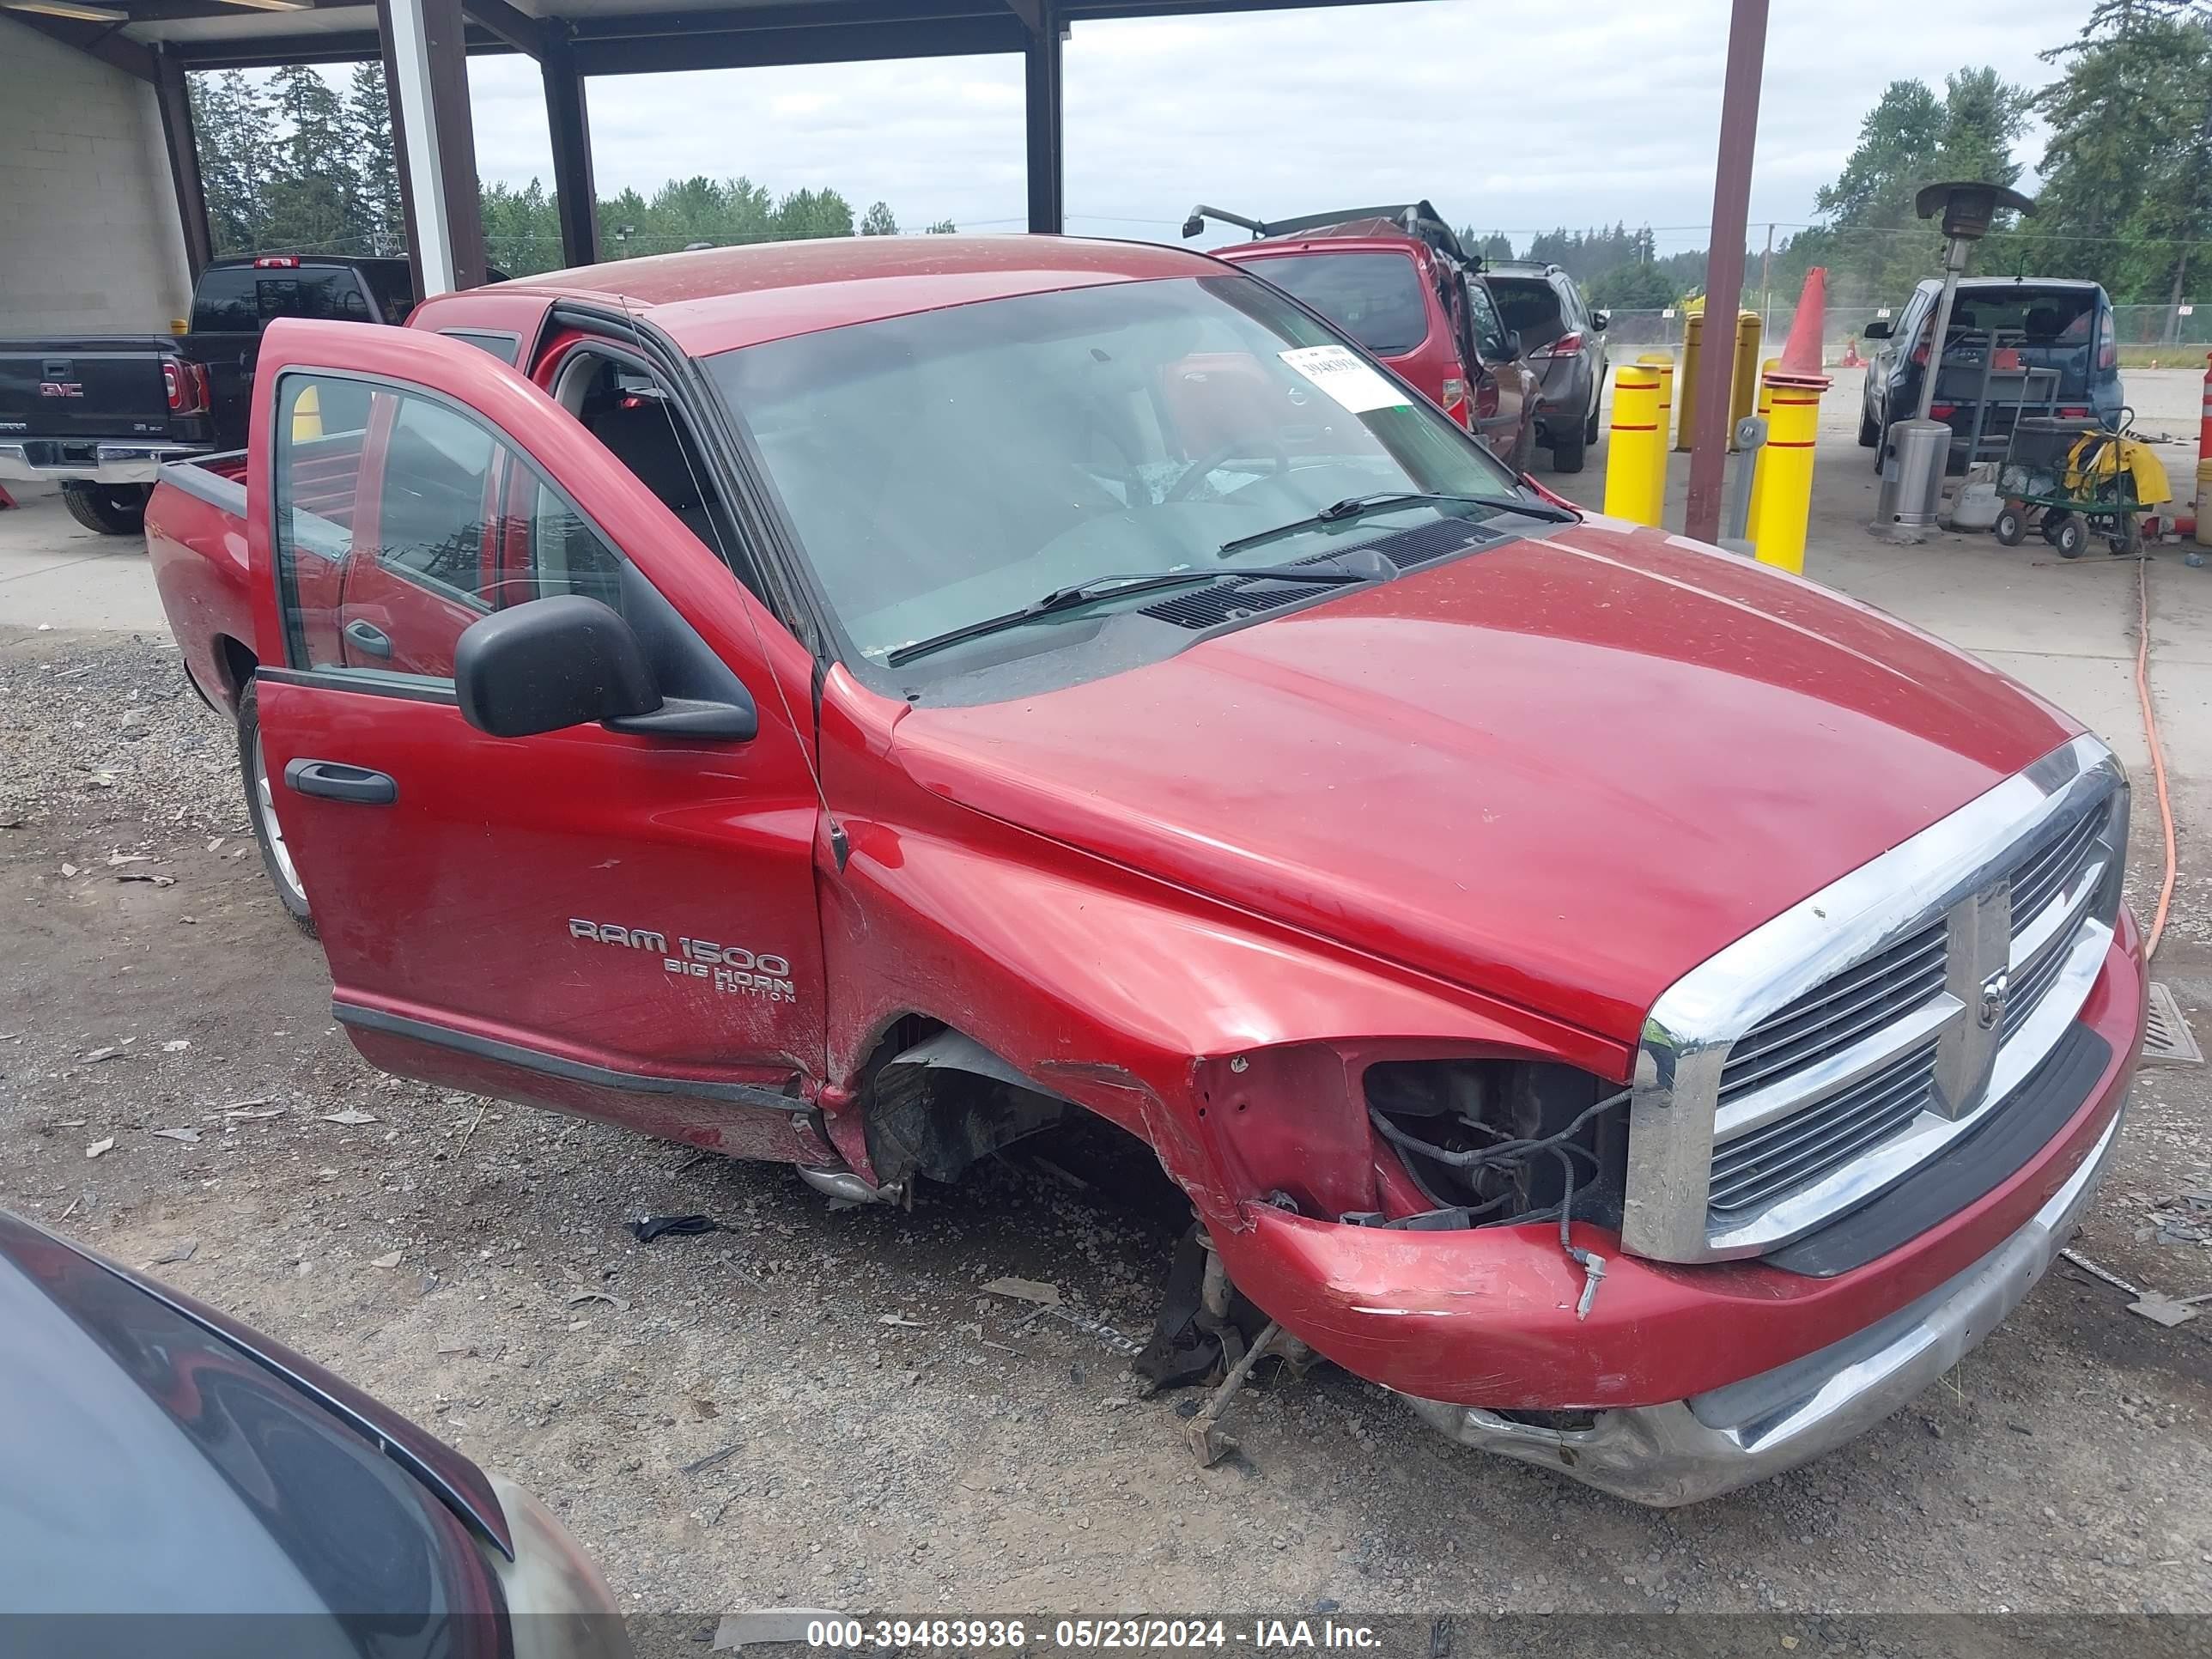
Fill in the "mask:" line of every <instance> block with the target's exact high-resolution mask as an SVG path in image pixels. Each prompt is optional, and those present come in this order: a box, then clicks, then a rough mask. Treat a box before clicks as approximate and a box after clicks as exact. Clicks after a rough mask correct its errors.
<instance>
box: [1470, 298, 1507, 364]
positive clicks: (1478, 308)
mask: <svg viewBox="0 0 2212 1659" xmlns="http://www.w3.org/2000/svg"><path fill="white" fill-rule="evenodd" d="M1467 309H1468V316H1469V318H1471V319H1473V321H1474V344H1475V349H1476V350H1477V351H1478V352H1479V353H1480V355H1481V357H1482V360H1483V361H1484V362H1488V363H1502V362H1504V361H1505V322H1504V319H1503V318H1501V317H1500V316H1498V307H1497V306H1496V305H1495V304H1494V303H1493V302H1492V300H1491V297H1490V288H1489V285H1488V284H1487V283H1484V282H1483V281H1482V279H1481V278H1480V277H1473V278H1470V279H1469V280H1468V284H1467Z"/></svg>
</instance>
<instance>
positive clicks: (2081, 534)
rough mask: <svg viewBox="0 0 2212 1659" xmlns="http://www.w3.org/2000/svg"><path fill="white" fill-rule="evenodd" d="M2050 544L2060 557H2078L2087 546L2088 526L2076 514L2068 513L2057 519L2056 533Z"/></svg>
mask: <svg viewBox="0 0 2212 1659" xmlns="http://www.w3.org/2000/svg"><path fill="white" fill-rule="evenodd" d="M2051 545H2052V546H2053V547H2055V548H2057V550H2058V556H2059V557H2060V558H2062V559H2078V558H2080V557H2081V555H2082V554H2083V553H2084V552H2085V551H2087V549H2088V546H2089V526H2087V525H2086V524H2083V523H2082V522H2081V516H2080V515H2079V514H2078V513H2068V514H2067V515H2066V516H2065V518H2064V519H2063V520H2060V521H2059V526H2058V530H2057V534H2055V535H2054V536H2052V537H2051Z"/></svg>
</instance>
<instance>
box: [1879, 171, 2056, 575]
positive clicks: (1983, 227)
mask: <svg viewBox="0 0 2212 1659" xmlns="http://www.w3.org/2000/svg"><path fill="white" fill-rule="evenodd" d="M1912 208H1913V211H1914V212H1916V213H1917V214H1918V215H1919V216H1921V217H1922V218H1923V219H1932V218H1934V217H1935V216H1936V215H1937V214H1938V213H1941V214H1942V216H1943V234H1944V236H1945V238H1946V239H1947V240H1946V242H1945V245H1944V248H1943V297H1942V299H1941V300H1939V301H1936V331H1935V332H1934V333H1933V334H1932V335H1930V336H1929V347H1928V363H1927V368H1926V372H1925V373H1924V374H1922V375H1921V377H1920V407H1919V409H1918V410H1917V412H1916V413H1915V414H1914V416H1913V418H1912V419H1911V420H1909V421H1899V422H1897V423H1896V424H1895V425H1893V426H1892V427H1891V428H1889V435H1888V445H1889V457H1888V459H1887V460H1885V461H1884V462H1883V463H1882V468H1881V498H1880V502H1879V505H1878V506H1877V507H1875V522H1874V525H1873V529H1874V531H1875V534H1877V535H1880V536H1884V537H1887V538H1888V539H1889V540H1891V541H1894V542H1905V543H1910V542H1919V541H1925V540H1926V539H1927V538H1928V536H1929V532H1932V531H1933V530H1934V529H1935V528H1936V508H1937V507H1938V506H1939V504H1940V503H1941V502H1942V496H1943V471H1944V468H1945V466H1946V465H1947V464H1948V462H1949V460H1950V459H1951V428H1950V427H1949V425H1948V423H1947V422H1942V421H1937V420H1931V419H1929V414H1928V411H1929V408H1930V407H1931V406H1932V405H1933V404H1934V403H1935V401H1936V380H1937V378H1938V377H1939V376H1940V375H1941V374H1942V369H1943V343H1944V339H1945V337H1946V336H1947V335H1948V332H1949V331H1950V327H1951V302H1952V301H1953V300H1954V298H1956V297H1957V295H1958V292H1959V278H1960V276H1964V275H1965V274H1966V259H1967V256H1968V255H1969V254H1971V253H1972V252H1973V247H1974V244H1975V243H1977V242H1978V241H1980V240H1982V238H1983V237H1984V236H1986V235H1988V234H1990V222H1991V221H1992V220H1994V219H1995V218H1996V216H1997V212H1998V210H2000V209H2005V208H2008V209H2010V210H2012V211H2014V212H2015V213H2033V212H2034V211H2035V204H2034V203H2033V202H2031V201H2029V200H2028V199H2027V197H2025V196H2023V195H2021V193H2020V192H2019V191H2016V190H2008V189H2006V188H2005V186H2003V185H1984V184H1974V183H1970V182H1963V181H1962V182H1957V183H1952V184H1942V185H1924V186H1923V187H1922V189H1921V191H1920V193H1919V194H1918V195H1917V196H1915V197H1913V198H1912ZM1897 349H1899V350H1901V351H1911V349H1913V343H1912V342H1911V341H1910V340H1904V341H1899V343H1898V346H1897Z"/></svg>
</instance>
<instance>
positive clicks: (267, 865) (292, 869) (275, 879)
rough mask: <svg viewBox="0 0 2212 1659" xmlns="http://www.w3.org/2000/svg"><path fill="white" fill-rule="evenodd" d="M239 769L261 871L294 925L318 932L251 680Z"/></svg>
mask: <svg viewBox="0 0 2212 1659" xmlns="http://www.w3.org/2000/svg"><path fill="white" fill-rule="evenodd" d="M238 769H239V773H240V777H241V779H242V780H243V781H244V783H245V785H246V817H248V818H249V819H250V820H251V821H252V824H253V839H254V841H255V842H257V843H258V845H259V846H260V848H261V867H262V868H263V869H264V870H265V871H267V872H269V884H270V886H272V887H274V888H275V889H276V897H277V899H278V901H279V902H281V903H283V907H284V908H285V910H286V911H287V912H288V913H289V915H291V918H292V920H293V921H296V922H298V923H299V924H300V926H301V927H304V928H306V929H307V931H308V932H309V933H313V932H314V931H315V925H314V922H313V920H312V919H311V918H310V917H309V915H308V914H307V890H306V889H305V888H304V887H302V886H301V884H300V872H299V869H298V867H297V866H295V865H294V864H293V862H292V849H291V847H290V845H289V843H288V842H286V841H285V839H284V826H283V824H282V823H279V822H278V820H277V817H276V781H275V780H274V779H273V778H271V777H270V775H269V763H268V757H267V756H266V755H265V754H264V752H263V750H262V746H261V708H260V702H259V699H258V697H257V696H256V695H255V688H254V684H253V682H252V680H248V681H246V688H245V690H242V691H241V692H240V693H239V698H238Z"/></svg>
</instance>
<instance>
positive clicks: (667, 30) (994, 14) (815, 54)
mask: <svg viewBox="0 0 2212 1659" xmlns="http://www.w3.org/2000/svg"><path fill="white" fill-rule="evenodd" d="M85 3H87V4H89V5H92V6H94V7H96V8H98V9H104V10H107V11H112V12H120V13H124V14H125V15H127V16H128V18H129V20H130V21H128V22H126V23H125V24H123V25H121V26H120V27H119V28H115V29H114V31H113V32H114V33H118V34H119V35H120V36H121V38H122V39H124V40H130V41H134V42H137V43H138V44H140V45H142V46H166V47H167V50H168V52H170V53H171V54H173V56H174V57H176V58H179V59H180V60H181V61H182V62H183V64H185V67H187V68H191V69H220V68H225V67H252V66H257V65H267V64H284V63H325V62H341V61H344V60H347V59H366V58H374V57H376V56H378V55H379V52H380V46H379V43H378V37H377V14H376V7H375V5H374V3H373V0H372V3H359V0H355V3H345V0H305V3H300V4H296V5H295V4H289V3H283V0H85ZM1371 3H1377V0H1057V3H1051V4H1050V5H1049V14H1047V12H1046V10H1045V8H1044V7H1043V6H1042V5H1041V4H1040V0H690V3H680V4H679V3H675V0H465V9H466V10H467V12H468V15H469V18H470V27H469V31H468V49H469V50H470V51H471V52H513V51H527V52H536V51H537V49H538V46H539V45H541V44H544V43H547V42H555V41H566V42H568V43H569V44H570V45H571V46H572V48H573V50H574V53H575V64H576V68H577V70H579V71H580V73H583V74H586V75H623V74H640V73H651V72H657V71H663V70H683V69H729V68H741V67H746V66H754V65H768V64H811V63H845V62H858V61H861V60H865V59H872V58H931V57H954V56H961V55H965V54H970V53H980V52H1020V51H1022V50H1023V49H1024V43H1025V40H1026V39H1027V35H1026V33H1025V31H1027V30H1030V29H1033V28H1035V27H1038V26H1039V25H1040V23H1041V21H1042V17H1043V16H1044V15H1050V16H1051V17H1052V18H1053V19H1054V21H1057V22H1062V23H1073V22H1091V21H1098V20H1101V19H1106V18H1115V17H1171V16H1194V15H1201V14H1205V13H1209V12H1239V11H1264V10H1290V9H1319V8H1321V7H1323V6H1340V5H1346V4H1352V5H1360V4H1371ZM12 15H17V16H21V15H23V14H21V13H15V14H12ZM56 32H58V31H56Z"/></svg>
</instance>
